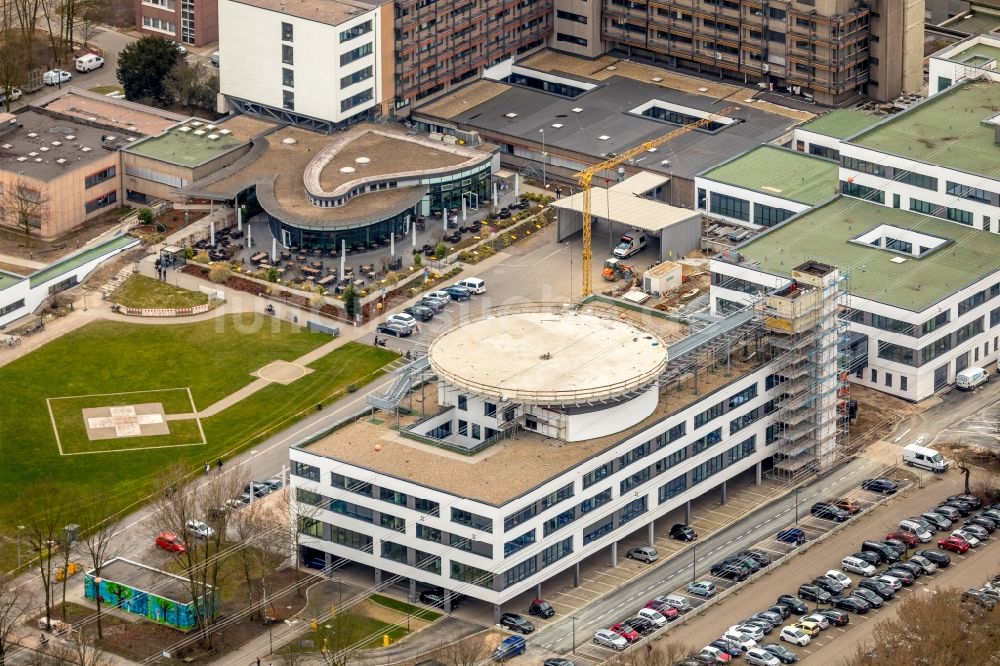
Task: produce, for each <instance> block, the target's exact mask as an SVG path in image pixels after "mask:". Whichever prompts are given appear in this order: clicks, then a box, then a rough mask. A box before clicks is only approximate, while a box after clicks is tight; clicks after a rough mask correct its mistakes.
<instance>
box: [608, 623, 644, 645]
mask: <svg viewBox="0 0 1000 666" xmlns="http://www.w3.org/2000/svg"><path fill="white" fill-rule="evenodd" d="M611 631H613V632H615V633H616V634H618V635H619V636H621V637H622V638H624V639H625V640H627V641H628V642H629V643H635V642H636V641H637V640H639V632H638V631H636V630H635V629H633V628H631V627H626V626H625V625H624V624H616V625H615V626H613V627H611Z"/></svg>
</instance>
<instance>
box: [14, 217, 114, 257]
mask: <svg viewBox="0 0 1000 666" xmlns="http://www.w3.org/2000/svg"><path fill="white" fill-rule="evenodd" d="M127 213H128V210H127V209H121V208H116V209H115V210H111V211H108V212H106V213H104V214H103V215H100V216H98V217H95V218H94V219H93V220H88V221H87V222H86V223H85V224H84V225H83V226H81V227H80V228H78V229H75V230H74V231H71V232H69V233H66V234H63V235H62V236H60V237H59V238H56V239H53V240H48V241H46V240H41V239H39V238H36V237H32V238H31V242H30V245H29V246H25V243H24V234H23V233H21V232H19V231H17V230H16V229H11V228H9V227H6V228H0V254H8V255H11V256H12V257H24V258H25V259H33V260H34V261H44V262H52V261H55V260H56V259H58V258H60V257H64V256H66V255H67V254H70V253H71V252H75V251H76V250H78V249H79V248H81V247H83V246H84V245H85V244H86V243H88V242H90V241H91V240H93V239H94V238H96V237H97V236H100V235H101V234H103V233H104V232H105V231H107V230H108V229H111V228H112V227H114V226H116V225H117V224H118V223H119V222H120V221H121V218H122V217H123V216H124V215H125V214H127Z"/></svg>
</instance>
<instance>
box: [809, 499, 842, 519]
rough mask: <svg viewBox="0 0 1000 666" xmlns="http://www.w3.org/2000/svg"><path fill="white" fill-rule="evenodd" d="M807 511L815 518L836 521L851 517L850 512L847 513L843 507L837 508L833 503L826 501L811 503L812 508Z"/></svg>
mask: <svg viewBox="0 0 1000 666" xmlns="http://www.w3.org/2000/svg"><path fill="white" fill-rule="evenodd" d="M809 512H810V513H811V514H812V515H814V516H816V517H817V518H822V519H824V520H833V521H836V522H838V523H842V522H844V521H845V520H847V519H848V518H850V517H851V514H849V513H847V512H846V511H844V510H843V509H838V508H837V507H835V506H834V505H833V504H827V503H826V502H816V503H815V504H813V505H812V508H811V509H809Z"/></svg>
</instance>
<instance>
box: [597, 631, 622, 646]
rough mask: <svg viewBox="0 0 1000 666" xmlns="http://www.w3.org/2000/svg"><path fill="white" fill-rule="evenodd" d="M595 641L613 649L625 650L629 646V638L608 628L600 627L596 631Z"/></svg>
mask: <svg viewBox="0 0 1000 666" xmlns="http://www.w3.org/2000/svg"><path fill="white" fill-rule="evenodd" d="M594 643H596V644H597V645H603V646H604V647H609V648H611V649H613V650H624V649H625V648H627V647H628V641H627V640H625V639H624V638H622V637H621V636H619V635H618V634H616V633H615V632H613V631H610V630H608V629H598V630H597V631H596V632H594Z"/></svg>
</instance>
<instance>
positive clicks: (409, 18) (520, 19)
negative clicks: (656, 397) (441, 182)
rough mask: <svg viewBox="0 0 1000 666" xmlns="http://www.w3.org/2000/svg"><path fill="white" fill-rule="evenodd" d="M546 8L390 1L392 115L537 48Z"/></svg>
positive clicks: (500, 1)
mask: <svg viewBox="0 0 1000 666" xmlns="http://www.w3.org/2000/svg"><path fill="white" fill-rule="evenodd" d="M577 1H578V2H583V0H577ZM552 7H553V0H449V1H448V2H445V1H441V2H437V1H435V0H396V20H395V31H396V34H395V50H396V53H395V57H396V95H397V100H396V108H397V110H399V111H400V113H401V114H403V115H406V114H408V110H405V109H406V107H409V106H410V105H411V104H412V103H413V102H417V101H420V100H423V99H426V98H429V97H431V96H433V95H437V94H439V93H444V92H447V91H448V90H450V89H452V88H453V87H454V86H456V85H458V84H460V83H462V82H464V81H468V80H470V79H473V78H476V77H478V76H479V75H480V74H481V73H482V71H483V70H484V69H485V68H486V67H489V66H490V65H494V64H496V63H498V62H500V61H502V60H505V59H507V58H511V57H513V56H518V55H522V54H525V53H528V52H530V51H532V50H535V49H539V48H542V47H543V46H545V44H546V41H547V40H548V38H549V36H550V35H551V34H552V22H553V8H552ZM595 25H596V23H595Z"/></svg>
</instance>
